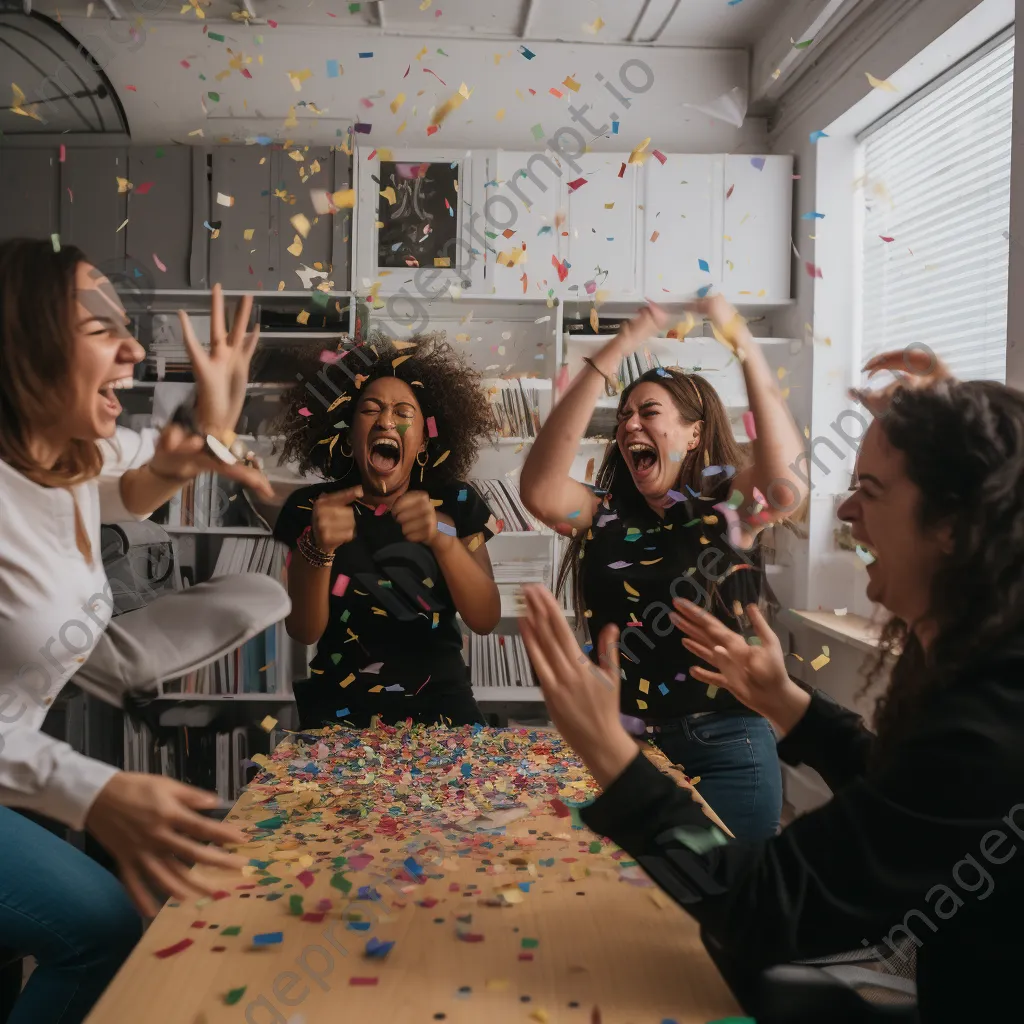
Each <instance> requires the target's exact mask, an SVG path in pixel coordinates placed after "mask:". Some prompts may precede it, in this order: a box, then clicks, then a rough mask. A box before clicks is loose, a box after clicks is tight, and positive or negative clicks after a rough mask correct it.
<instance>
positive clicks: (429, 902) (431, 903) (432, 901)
mask: <svg viewBox="0 0 1024 1024" xmlns="http://www.w3.org/2000/svg"><path fill="white" fill-rule="evenodd" d="M420 906H421V907H426V908H427V910H429V909H430V908H431V907H436V906H437V900H436V898H435V897H433V896H428V897H427V898H426V899H423V900H420Z"/></svg>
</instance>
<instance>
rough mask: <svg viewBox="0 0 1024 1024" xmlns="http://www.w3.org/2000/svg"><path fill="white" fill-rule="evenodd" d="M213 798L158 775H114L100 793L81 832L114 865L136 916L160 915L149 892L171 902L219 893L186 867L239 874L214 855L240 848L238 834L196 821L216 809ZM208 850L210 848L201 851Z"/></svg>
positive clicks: (236, 863) (231, 862)
mask: <svg viewBox="0 0 1024 1024" xmlns="http://www.w3.org/2000/svg"><path fill="white" fill-rule="evenodd" d="M217 802H218V801H217V797H216V796H215V795H214V794H213V793H207V792H205V791H204V790H201V789H196V788H195V787H194V786H186V785H185V783H183V782H178V781H177V780H175V779H169V778H166V777H165V776H163V775H148V774H143V773H139V772H119V773H118V774H117V775H114V776H113V777H112V778H111V779H110V780H109V781H108V782H107V784H106V785H105V786H104V787H103V788H102V789H101V790H100V792H99V794H98V795H97V797H96V799H95V800H94V801H93V804H92V807H91V808H90V809H89V814H88V816H87V817H86V820H85V827H86V829H88V831H89V832H91V833H92V834H93V835H94V836H95V837H96V839H98V840H99V842H100V843H101V844H102V845H103V846H104V847H105V848H106V849H107V851H108V852H109V853H110V854H111V855H112V856H113V858H114V859H115V860H116V861H117V864H118V867H119V868H120V871H121V880H122V881H123V882H124V886H125V888H126V889H127V890H128V894H129V895H130V896H131V898H132V900H133V901H134V903H135V905H136V906H137V907H138V908H139V911H140V912H141V913H142V914H144V915H146V916H147V917H155V916H156V913H157V911H158V910H159V909H160V908H159V905H158V904H157V902H156V900H155V899H154V898H153V895H152V892H151V889H153V890H157V891H160V892H164V893H166V894H167V895H169V896H173V897H174V898H175V899H179V900H185V899H188V898H189V897H190V896H191V895H192V894H199V895H201V896H208V895H211V894H213V893H214V892H217V891H218V890H219V889H221V888H223V886H222V885H217V884H214V883H212V882H208V881H206V880H204V879H203V878H201V877H200V876H199V875H197V874H196V873H194V872H190V871H189V865H191V864H207V865H210V866H212V867H219V868H234V869H236V870H237V869H240V868H241V867H242V866H243V865H244V864H245V863H246V861H245V858H244V857H240V856H238V855H237V854H232V853H228V852H227V851H226V850H222V849H220V847H221V846H228V845H242V844H243V843H245V842H246V838H245V835H244V833H243V832H241V831H240V830H239V829H237V828H235V827H234V826H233V825H227V824H225V823H224V822H220V821H214V820H213V819H211V818H205V817H203V815H201V814H199V813H198V812H199V811H200V810H209V809H212V808H214V807H216V806H217ZM207 844H213V845H207Z"/></svg>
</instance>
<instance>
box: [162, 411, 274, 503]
mask: <svg viewBox="0 0 1024 1024" xmlns="http://www.w3.org/2000/svg"><path fill="white" fill-rule="evenodd" d="M205 444H206V440H205V438H203V437H201V436H200V435H198V434H189V433H187V432H186V431H185V429H184V428H183V427H181V426H179V425H178V424H176V423H170V424H168V425H167V426H166V427H164V429H163V430H162V431H161V433H160V437H159V439H158V440H157V444H156V451H155V452H154V454H153V458H152V459H150V461H149V462H148V463H147V466H148V467H149V470H150V472H151V473H152V474H153V475H154V476H155V477H157V478H158V479H161V480H166V481H174V482H177V483H180V484H186V483H188V482H189V480H193V479H195V477H197V476H198V475H199V474H200V473H217V474H218V475H219V476H223V477H226V478H227V479H228V480H236V481H238V483H240V484H242V486H243V487H248V488H250V489H251V490H253V491H256V493H257V494H259V495H261V496H262V497H264V498H273V496H274V489H273V487H271V485H270V481H269V480H268V479H267V478H266V477H265V476H264V475H263V474H262V473H261V472H260V471H259V470H258V469H256V468H255V467H254V466H247V465H245V464H244V463H241V462H237V463H234V464H232V465H229V464H228V463H225V462H221V460H220V459H218V458H216V457H214V456H213V455H211V454H210V453H209V452H207V451H206V450H205Z"/></svg>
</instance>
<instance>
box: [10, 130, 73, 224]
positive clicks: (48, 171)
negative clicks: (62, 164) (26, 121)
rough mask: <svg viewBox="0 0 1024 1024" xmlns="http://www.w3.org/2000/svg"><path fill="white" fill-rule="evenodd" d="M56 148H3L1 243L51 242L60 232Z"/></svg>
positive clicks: (58, 178) (58, 177) (58, 175)
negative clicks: (20, 240)
mask: <svg viewBox="0 0 1024 1024" xmlns="http://www.w3.org/2000/svg"><path fill="white" fill-rule="evenodd" d="M57 159H58V150H57V147H56V146H49V147H46V148H44V149H12V148H11V147H0V181H2V182H3V188H0V241H3V240H4V239H6V238H48V237H49V236H50V235H52V234H54V233H56V232H58V231H60V203H59V200H58V196H59V188H60V174H59V172H58V166H59V165H58V163H57Z"/></svg>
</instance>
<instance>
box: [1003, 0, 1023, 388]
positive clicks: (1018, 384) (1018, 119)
mask: <svg viewBox="0 0 1024 1024" xmlns="http://www.w3.org/2000/svg"><path fill="white" fill-rule="evenodd" d="M1016 8H1017V24H1018V25H1019V24H1021V22H1022V19H1024V0H1017V4H1016ZM1022 240H1024V46H1017V47H1015V49H1014V54H1013V142H1012V155H1011V157H1010V272H1009V306H1008V309H1007V314H1006V346H1007V347H1006V383H1007V384H1010V385H1012V386H1013V387H1015V388H1024V241H1022Z"/></svg>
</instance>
